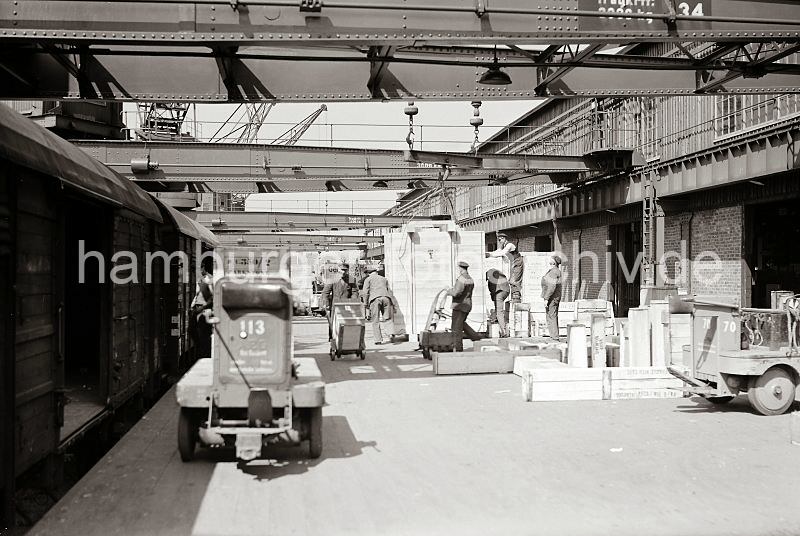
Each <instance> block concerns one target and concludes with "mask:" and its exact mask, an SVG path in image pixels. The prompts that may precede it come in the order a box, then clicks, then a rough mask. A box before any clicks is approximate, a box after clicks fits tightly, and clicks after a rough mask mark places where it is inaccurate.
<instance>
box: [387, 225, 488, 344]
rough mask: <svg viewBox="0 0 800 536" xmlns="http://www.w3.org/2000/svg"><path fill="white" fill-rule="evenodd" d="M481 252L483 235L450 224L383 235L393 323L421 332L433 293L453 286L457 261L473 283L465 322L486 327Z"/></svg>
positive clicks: (410, 330) (408, 229) (485, 291)
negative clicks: (464, 266)
mask: <svg viewBox="0 0 800 536" xmlns="http://www.w3.org/2000/svg"><path fill="white" fill-rule="evenodd" d="M485 252H486V248H485V245H484V233H483V232H480V231H464V230H462V229H461V228H459V227H458V226H457V225H455V223H453V222H450V221H444V222H431V223H428V224H417V225H414V224H408V225H405V226H404V227H403V228H402V229H401V230H400V231H399V232H393V233H389V234H387V235H385V236H384V257H385V258H384V262H385V265H386V278H387V279H388V281H389V288H390V290H391V291H392V293H393V294H394V296H395V299H396V301H397V311H396V312H397V318H396V324H397V325H398V326H404V327H405V330H406V333H408V334H411V335H414V334H419V333H420V332H421V331H422V330H424V329H425V322H426V320H427V317H428V313H429V311H430V308H431V304H432V303H433V301H434V299H435V298H436V295H437V293H438V292H439V291H440V290H442V289H444V288H451V287H452V286H453V284H454V283H455V280H456V277H457V276H458V267H457V263H458V261H466V262H467V263H468V264H469V273H470V275H471V276H472V278H473V280H474V281H475V290H474V291H473V294H472V311H471V312H470V314H469V316H468V317H467V323H468V324H469V325H470V326H471V327H472V328H473V329H475V330H483V329H485V328H486V316H487V315H486V313H487V308H486V305H487V303H486V302H487V295H488V290H487V287H486V275H485V274H486V270H485V266H484V260H485ZM448 306H449V300H448Z"/></svg>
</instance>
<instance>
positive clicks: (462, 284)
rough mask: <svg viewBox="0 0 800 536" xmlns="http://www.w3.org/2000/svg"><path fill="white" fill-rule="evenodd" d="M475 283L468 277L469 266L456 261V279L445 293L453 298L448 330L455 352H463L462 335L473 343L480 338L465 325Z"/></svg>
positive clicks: (470, 308)
mask: <svg viewBox="0 0 800 536" xmlns="http://www.w3.org/2000/svg"><path fill="white" fill-rule="evenodd" d="M474 289H475V281H473V280H472V277H470V275H469V264H467V263H466V262H465V261H458V279H456V283H455V285H453V288H451V289H450V290H448V291H447V294H448V295H449V296H452V297H453V321H452V324H451V325H450V329H451V331H452V332H453V342H454V344H455V351H456V352H463V351H464V334H465V333H466V335H467V337H469V338H470V339H472V340H473V341H479V340H481V336H480V335H478V333H477V332H476V331H475V330H474V329H472V328H471V327H470V326H469V324H467V323H466V321H467V316H468V315H469V312H470V311H471V310H472V291H473V290H474Z"/></svg>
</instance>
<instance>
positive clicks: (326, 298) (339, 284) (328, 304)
mask: <svg viewBox="0 0 800 536" xmlns="http://www.w3.org/2000/svg"><path fill="white" fill-rule="evenodd" d="M340 269H341V268H340ZM341 270H342V271H341V272H339V273H338V274H337V275H336V276H335V277H334V278H333V279H332V280H331V281H328V282H327V283H325V286H324V287H322V295H321V296H320V298H321V300H322V306H323V307H324V308H325V311H326V312H327V314H328V340H331V339H332V338H333V327H332V323H331V322H332V320H331V319H332V315H333V304H334V303H339V302H341V301H346V300H348V299H350V285H348V284H347V283H346V282H345V277H346V275H345V272H344V270H343V269H341Z"/></svg>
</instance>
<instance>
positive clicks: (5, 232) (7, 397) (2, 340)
mask: <svg viewBox="0 0 800 536" xmlns="http://www.w3.org/2000/svg"><path fill="white" fill-rule="evenodd" d="M9 182H10V181H9ZM1 189H2V186H0V190H1ZM0 194H2V192H0ZM4 201H5V200H4V199H3V196H2V195H0V212H2V211H4V210H5V211H7V210H8V205H7V204H5V203H4ZM4 205H5V206H4ZM6 213H7V212H6ZM3 216H4V215H2V214H0V464H2V465H1V466H0V501H2V502H0V527H4V526H8V525H9V524H11V523H12V521H13V519H14V510H13V502H12V498H13V496H14V474H15V473H14V420H15V419H14V413H15V412H14V410H15V403H14V402H15V396H14V395H15V389H14V351H13V350H14V346H13V344H14V330H13V328H14V323H13V321H12V317H11V311H12V309H11V304H13V303H15V302H14V299H13V295H12V290H11V288H12V285H13V283H14V280H13V272H12V271H11V265H12V264H11V258H12V257H11V231H10V227H11V226H10V218H8V217H5V218H4V217H3Z"/></svg>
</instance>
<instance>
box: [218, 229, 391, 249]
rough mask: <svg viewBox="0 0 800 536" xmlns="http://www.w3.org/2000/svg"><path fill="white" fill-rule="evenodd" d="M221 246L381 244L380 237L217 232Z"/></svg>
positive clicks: (344, 246) (350, 246) (358, 246)
mask: <svg viewBox="0 0 800 536" xmlns="http://www.w3.org/2000/svg"><path fill="white" fill-rule="evenodd" d="M216 234H217V240H218V241H219V242H220V244H221V245H223V246H224V245H247V246H289V247H290V248H294V249H296V248H297V247H304V248H310V249H320V248H334V249H367V248H368V247H370V246H379V245H382V244H383V237H382V236H359V235H330V234H329V235H312V234H292V233H251V232H244V233H241V232H217V233H216Z"/></svg>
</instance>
